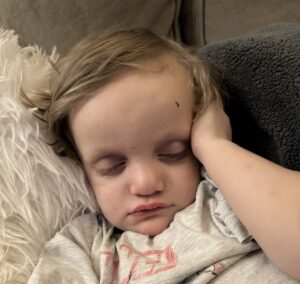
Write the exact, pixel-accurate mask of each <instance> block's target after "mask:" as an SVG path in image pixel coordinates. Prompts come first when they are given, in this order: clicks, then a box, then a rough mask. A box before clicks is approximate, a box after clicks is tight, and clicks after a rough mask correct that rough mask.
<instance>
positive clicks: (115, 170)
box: [97, 161, 126, 176]
mask: <svg viewBox="0 0 300 284" xmlns="http://www.w3.org/2000/svg"><path fill="white" fill-rule="evenodd" d="M125 167H126V161H123V162H120V163H117V164H115V165H113V166H110V167H107V168H101V169H97V173H98V174H99V175H100V176H115V175H118V174H120V173H121V172H123V170H124V169H125Z"/></svg>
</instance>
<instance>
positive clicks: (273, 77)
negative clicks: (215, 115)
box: [199, 24, 300, 170]
mask: <svg viewBox="0 0 300 284" xmlns="http://www.w3.org/2000/svg"><path fill="white" fill-rule="evenodd" d="M199 55H200V56H201V57H202V58H204V59H205V60H208V62H210V63H211V64H212V65H214V66H215V68H216V69H217V70H219V71H220V72H221V74H222V76H223V82H224V84H225V86H226V88H227V90H228V92H229V94H230V98H229V100H228V101H227V102H226V107H225V108H226V112H227V113H228V115H229V116H230V119H231V123H232V128H233V140H234V141H235V142H236V143H238V144H240V145H241V146H243V147H245V148H247V149H249V150H251V151H253V152H255V153H257V154H259V155H261V156H263V157H265V158H267V159H269V160H271V161H273V162H275V163H278V164H280V165H282V166H284V167H287V168H290V169H295V170H300V25H296V24H280V25H273V26H269V27H266V28H264V29H261V30H258V31H257V32H255V33H253V34H250V35H248V36H244V37H241V38H236V39H232V40H227V41H223V42H219V43H214V44H211V45H207V46H206V47H204V48H202V49H200V50H199Z"/></svg>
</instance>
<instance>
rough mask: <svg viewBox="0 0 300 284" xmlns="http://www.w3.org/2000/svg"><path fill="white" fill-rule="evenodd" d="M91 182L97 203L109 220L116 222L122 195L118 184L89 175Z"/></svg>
mask: <svg viewBox="0 0 300 284" xmlns="http://www.w3.org/2000/svg"><path fill="white" fill-rule="evenodd" d="M88 180H89V183H90V185H91V187H92V189H93V191H94V194H95V197H96V200H97V203H98V205H99V207H100V210H101V212H102V214H103V215H104V216H105V217H106V219H107V220H108V221H110V222H111V223H114V219H116V218H117V215H118V212H119V210H120V202H121V201H120V200H121V199H122V196H120V195H119V194H118V192H119V190H118V187H117V185H114V184H106V183H102V182H100V181H99V177H98V176H93V175H88Z"/></svg>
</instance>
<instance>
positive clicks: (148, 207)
mask: <svg viewBox="0 0 300 284" xmlns="http://www.w3.org/2000/svg"><path fill="white" fill-rule="evenodd" d="M166 207H169V205H167V204H165V203H161V202H152V203H145V204H141V205H139V206H137V207H135V208H134V209H133V210H132V211H131V212H130V214H134V213H138V212H141V211H144V210H152V209H159V208H166Z"/></svg>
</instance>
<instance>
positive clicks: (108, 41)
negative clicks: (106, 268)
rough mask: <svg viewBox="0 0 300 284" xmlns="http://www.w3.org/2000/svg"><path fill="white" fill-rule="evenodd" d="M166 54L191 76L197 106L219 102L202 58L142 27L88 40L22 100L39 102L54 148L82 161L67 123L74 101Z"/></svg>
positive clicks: (201, 108) (62, 153) (213, 81)
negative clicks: (46, 88)
mask: <svg viewBox="0 0 300 284" xmlns="http://www.w3.org/2000/svg"><path fill="white" fill-rule="evenodd" d="M164 55H168V56H171V57H172V58H174V59H175V60H176V62H177V63H178V64H179V66H181V67H182V69H183V70H184V71H185V72H186V73H187V74H188V76H189V77H190V79H191V82H192V85H193V89H194V93H195V101H196V104H197V109H198V111H202V110H204V109H205V108H206V107H207V106H208V105H209V104H210V103H211V102H212V101H218V102H220V101H221V97H220V93H219V90H218V86H217V84H216V82H215V80H214V78H213V77H212V76H211V73H210V72H209V69H208V67H207V66H206V65H205V64H204V62H202V61H201V60H200V59H199V58H198V57H197V56H195V55H193V54H192V53H191V52H190V51H189V50H188V49H187V48H184V47H182V46H181V45H179V44H178V43H176V42H174V41H172V40H170V39H167V38H164V37H161V36H158V35H156V34H154V33H152V32H151V31H148V30H144V29H134V30H129V31H115V32H110V33H104V34H102V35H100V36H93V37H88V38H86V39H84V40H83V41H81V42H80V43H78V44H77V45H76V46H75V47H74V48H73V49H72V50H71V51H70V52H69V53H68V54H67V55H66V56H65V57H64V58H62V59H60V60H59V62H58V64H57V65H56V64H55V66H54V73H53V78H52V83H51V87H50V92H49V93H40V94H35V95H34V94H25V93H23V95H22V101H23V103H24V104H25V105H26V106H27V107H37V111H36V115H37V116H38V117H39V118H40V119H42V120H43V121H44V122H46V125H47V128H48V130H49V135H50V137H49V141H50V142H49V143H50V144H51V145H52V146H53V147H54V150H55V152H56V153H57V154H59V155H67V156H69V157H72V158H75V159H76V160H77V161H80V158H79V155H78V151H77V149H76V144H75V142H74V140H73V136H72V133H71V131H70V128H69V124H68V116H69V114H70V111H71V109H72V108H73V107H74V105H75V104H77V103H78V102H79V101H81V100H82V99H83V98H86V96H88V95H91V94H92V92H93V91H96V90H97V89H99V88H101V87H103V86H104V85H106V84H108V83H110V82H111V81H113V80H114V79H115V78H116V77H117V76H118V75H121V74H123V73H124V72H128V71H129V70H132V69H136V68H139V64H140V66H142V63H143V61H145V60H148V59H154V58H157V57H161V56H164Z"/></svg>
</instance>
